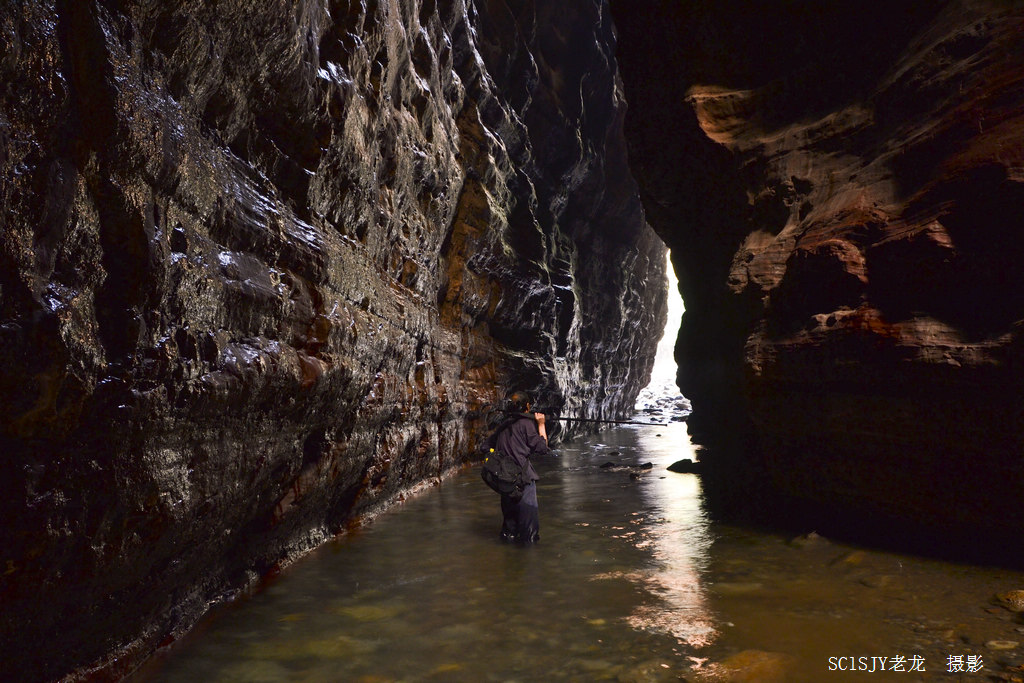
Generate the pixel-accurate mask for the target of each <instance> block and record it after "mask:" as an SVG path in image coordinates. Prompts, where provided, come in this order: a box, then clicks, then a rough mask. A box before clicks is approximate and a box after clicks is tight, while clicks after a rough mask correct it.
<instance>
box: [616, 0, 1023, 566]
mask: <svg viewBox="0 0 1024 683" xmlns="http://www.w3.org/2000/svg"><path fill="white" fill-rule="evenodd" d="M611 6H612V13H613V16H614V17H615V21H616V25H617V27H618V29H619V43H618V45H619V50H618V57H619V65H620V69H621V70H622V74H623V82H624V88H625V91H626V97H627V100H628V101H629V103H630V109H629V114H628V116H627V120H626V131H627V139H628V141H629V154H630V163H631V166H632V168H633V170H634V173H635V174H636V176H637V179H638V181H639V183H640V185H641V194H642V197H643V199H644V204H645V207H646V208H647V215H648V219H649V220H650V222H651V225H652V226H653V227H654V228H655V229H656V230H657V231H658V233H659V234H660V235H661V236H662V238H663V239H664V240H665V242H666V243H667V244H668V245H669V247H670V248H671V249H672V256H673V261H674V264H675V266H676V270H677V273H678V275H679V279H680V288H681V291H682V294H683V297H684V300H685V302H686V308H687V310H686V313H685V315H684V320H683V325H682V329H681V332H680V339H679V342H678V345H677V358H678V360H679V362H680V375H679V380H680V386H681V388H682V391H683V392H684V394H685V395H686V396H688V397H689V398H690V399H691V400H692V401H693V405H694V413H693V415H692V416H691V420H690V429H691V433H692V434H693V435H694V436H695V437H696V438H698V439H699V440H701V441H703V442H704V443H705V444H707V445H708V446H709V447H710V450H709V456H711V455H713V454H714V448H715V447H716V446H719V448H718V450H719V451H720V452H726V451H728V450H729V448H722V447H721V445H722V444H728V442H730V441H739V442H740V445H741V446H742V447H743V448H744V449H746V452H747V453H748V454H750V459H751V461H752V462H754V461H756V462H755V463H754V464H755V465H756V466H757V467H760V468H762V471H763V473H764V475H765V478H762V479H760V480H759V483H760V484H761V485H762V486H764V485H766V484H767V485H770V486H773V487H774V488H775V489H777V490H778V491H781V492H784V493H786V494H788V495H790V496H792V497H793V498H794V499H797V500H800V501H803V502H807V503H810V505H811V509H812V510H813V511H812V512H810V513H809V514H810V515H818V516H819V517H822V516H825V515H827V514H832V513H836V514H839V515H842V516H843V517H845V518H846V519H847V520H849V521H851V522H852V524H854V525H863V526H865V527H867V526H869V525H871V524H872V522H874V523H876V524H877V525H878V526H886V525H888V524H891V523H892V524H895V525H897V526H899V525H902V524H904V523H908V524H909V526H908V527H906V528H908V529H913V530H914V532H915V533H916V532H918V531H922V530H923V531H924V532H925V533H931V534H933V535H934V536H935V537H936V538H937V539H939V540H941V539H942V538H943V537H945V538H946V543H947V545H949V544H956V543H960V542H962V541H963V540H964V539H967V538H971V537H974V538H977V540H978V542H979V543H980V544H989V545H990V546H991V547H992V548H995V549H996V550H997V553H998V554H1002V555H1003V556H1004V557H1008V556H1010V555H1013V554H1014V552H1015V551H1013V549H1007V547H1006V546H1007V544H1006V538H1007V537H1008V536H1007V535H1008V534H1014V533H1017V532H1019V529H1020V528H1021V525H1022V524H1024V513H1022V511H1021V508H1020V506H1019V505H1018V503H1017V500H1018V498H1019V496H1018V494H1017V491H1019V487H1020V484H1021V482H1022V477H1024V469H1022V465H1021V460H1020V453H1021V452H1022V446H1024V431H1022V430H1024V420H1022V417H1024V416H1022V414H1021V403H1020V398H1019V397H1020V396H1021V390H1022V388H1024V386H1022V384H1024V382H1022V372H1021V368H1022V365H1024V364H1022V360H1024V357H1022V336H1021V321H1022V320H1024V281H1022V279H1021V276H1020V272H1021V270H1020V268H1019V264H1020V261H1021V257H1022V256H1024V247H1022V245H1024V242H1022V241H1021V235H1022V230H1024V223H1022V218H1021V217H1022V216H1024V191H1022V188H1024V173H1022V168H1024V50H1022V49H1021V35H1022V27H1024V7H1022V5H1021V4H1020V3H1011V2H996V1H992V2H985V1H977V2H973V1H971V2H969V1H964V2H917V1H915V0H902V1H897V2H885V3H863V2H858V3H847V2H837V3H814V2H771V1H768V0H765V1H762V2H738V1H728V0H725V1H723V2H702V1H694V2H686V3H673V2H658V1H651V2H644V3H628V2H624V1H623V2H617V1H613V2H612V3H611ZM737 435H743V436H737ZM731 445H732V446H735V445H736V444H735V443H733V444H731ZM731 464H740V463H731ZM815 519H816V517H813V516H812V517H809V518H808V519H807V520H806V523H808V524H813V523H814V520H815ZM900 528H901V529H902V528H904V527H902V526H901V527H900ZM909 537H910V536H909V535H907V536H904V539H906V538H909ZM954 538H956V539H959V540H956V541H954V540H953V539H954ZM1017 555H1018V557H1017V558H1016V560H1015V561H1017V562H1020V561H1021V560H1024V558H1022V557H1019V555H1020V554H1019V553H1017Z"/></svg>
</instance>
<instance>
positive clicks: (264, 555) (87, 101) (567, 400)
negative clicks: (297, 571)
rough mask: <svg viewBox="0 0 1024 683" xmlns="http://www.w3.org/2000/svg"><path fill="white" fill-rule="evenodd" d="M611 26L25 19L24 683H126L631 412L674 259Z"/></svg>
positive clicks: (11, 350)
mask: <svg viewBox="0 0 1024 683" xmlns="http://www.w3.org/2000/svg"><path fill="white" fill-rule="evenodd" d="M613 54H614V36H613V33H612V28H611V23H610V17H609V16H608V14H607V8H605V7H602V4H601V3H600V2H597V1H578V2H572V3H562V2H522V3H519V2H509V3H506V2H502V1H497V2H490V1H488V2H463V1H457V2H451V3H435V2H432V1H431V0H424V1H423V2H414V1H412V0H401V1H399V0H382V1H380V2H378V1H376V0H373V1H371V2H365V1H362V2H354V1H353V2H345V1H340V0H331V1H328V2H321V1H315V2H314V1H311V0H299V1H297V2H292V1H285V0H258V1H256V2H253V1H251V0H245V1H244V2H243V1H241V0H238V1H233V0H227V1H225V2H217V3H206V2H198V1H192V0H179V1H176V2H163V1H159V2H158V1H156V0H96V1H88V2H79V1H78V0H74V1H71V0H20V1H15V2H11V3H6V4H4V5H3V8H2V9H0V83H2V84H3V86H2V89H0V169H2V173H0V204H2V211H0V451H2V453H3V455H2V458H0V517H2V519H3V524H2V525H0V548H2V549H3V550H2V552H3V556H2V557H0V605H2V609H0V615H2V616H0V643H2V652H0V661H2V662H3V664H2V665H0V669H2V670H3V672H4V673H5V677H7V676H11V675H13V676H15V678H16V679H19V680H52V679H58V678H61V677H64V676H70V677H71V678H81V677H90V676H92V677H99V678H111V677H116V676H118V675H120V674H123V673H125V672H127V671H129V670H130V669H131V668H132V667H133V666H134V664H136V663H137V662H138V661H139V659H140V658H142V657H144V656H145V655H146V654H147V653H148V652H150V651H151V650H152V649H153V648H155V647H156V646H157V645H159V644H160V643H163V642H168V640H169V639H170V638H173V636H174V635H175V634H177V633H180V632H181V631H183V630H184V629H187V628H188V627H189V626H190V625H191V624H192V623H194V620H195V619H196V618H197V616H198V615H200V614H201V613H202V612H203V611H204V610H205V608H206V605H207V604H209V602H210V601H213V600H217V599H222V598H224V597H226V596H229V595H231V594H233V593H234V592H236V591H237V590H239V589H240V588H242V587H244V586H246V585H249V584H251V583H252V581H253V580H254V579H255V578H256V577H258V576H261V575H264V574H266V573H267V572H270V571H273V570H274V568H275V567H277V566H280V564H281V563H282V562H283V561H287V560H288V558H291V557H294V556H295V555H296V554H298V553H300V552H302V551H303V550H306V549H308V548H310V547H312V546H314V545H316V544H317V543H319V542H321V541H323V540H324V539H326V538H328V537H329V536H330V535H331V534H333V533H336V532H338V531H340V530H342V529H343V528H344V527H345V525H346V524H348V523H349V522H351V520H353V519H355V518H356V517H357V516H358V515H360V514H363V513H366V512H370V511H373V510H376V509H380V508H381V507H382V506H383V505H386V504H387V503H388V502H391V501H394V500H396V499H397V498H398V497H400V496H401V495H402V493H403V492H405V491H407V490H408V489H409V488H410V487H412V486H415V485H417V484H419V483H422V482H430V481H435V480H436V479H437V478H438V477H440V476H442V475H443V474H444V473H445V472H446V471H448V470H450V469H452V468H454V467H458V466H460V465H461V464H463V463H465V462H467V461H468V460H469V459H470V458H471V457H472V450H473V448H474V447H475V445H476V443H477V441H478V440H479V437H480V435H481V432H482V430H483V429H484V421H485V418H486V413H487V411H488V409H489V408H490V407H491V406H492V405H493V404H494V403H495V402H496V401H497V399H498V398H499V397H500V396H501V395H503V393H504V392H505V390H507V389H510V388H526V389H529V390H532V391H534V393H535V394H537V396H538V399H539V400H542V401H544V402H546V403H547V404H548V405H552V406H559V407H561V408H562V409H563V410H565V411H572V412H575V413H577V414H583V415H589V416H592V417H600V416H613V415H618V414H621V413H622V411H624V410H626V409H628V408H630V407H631V406H632V403H633V400H634V398H635V396H636V394H637V392H638V391H639V389H640V388H641V387H642V386H643V385H644V384H646V380H647V377H648V376H649V372H650V367H651V364H652V362H653V356H654V346H655V343H656V341H657V333H654V334H653V335H652V334H651V332H652V330H660V329H661V328H660V325H661V324H663V322H664V316H665V293H664V287H665V277H664V266H663V263H664V246H663V245H662V243H661V242H660V240H658V238H657V237H656V236H655V235H654V233H653V232H652V231H651V230H650V229H649V228H648V227H647V226H646V223H645V219H644V214H643V211H642V209H641V207H640V203H639V198H638V195H637V189H636V186H635V184H634V182H633V180H632V178H631V176H630V174H629V171H628V168H627V164H626V158H625V147H624V142H623V138H622V120H623V115H624V104H623V99H622V92H621V87H620V85H619V82H618V76H617V72H616V65H615V63H614V59H613Z"/></svg>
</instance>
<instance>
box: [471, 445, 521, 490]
mask: <svg viewBox="0 0 1024 683" xmlns="http://www.w3.org/2000/svg"><path fill="white" fill-rule="evenodd" d="M480 477H481V478H482V479H483V480H484V483H485V484H487V485H488V486H490V487H491V488H492V489H494V490H495V491H497V492H498V493H500V494H501V495H503V496H508V497H509V498H510V499H511V500H513V501H518V500H520V499H521V498H522V497H523V490H524V489H525V488H526V477H525V476H524V473H523V468H522V467H521V466H520V465H519V463H518V462H516V459H515V458H513V457H512V456H511V455H508V454H506V453H503V452H501V451H499V450H496V449H491V452H490V453H488V454H487V457H486V458H484V467H483V470H481V471H480Z"/></svg>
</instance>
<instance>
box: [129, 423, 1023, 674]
mask: <svg viewBox="0 0 1024 683" xmlns="http://www.w3.org/2000/svg"><path fill="white" fill-rule="evenodd" d="M559 454H560V455H559V457H557V458H556V457H546V458H544V459H542V461H541V462H540V463H539V467H538V469H539V471H540V472H541V476H542V477H543V479H542V480H541V482H540V483H539V499H540V506H541V542H540V544H538V545H537V546H535V547H529V548H521V547H516V546H508V545H504V544H502V543H500V542H499V540H498V529H499V527H500V512H499V509H498V500H497V497H496V496H495V495H494V494H493V493H492V492H491V491H490V490H489V489H487V488H486V487H485V486H484V485H483V483H482V482H481V481H480V479H479V468H474V469H473V470H470V471H466V472H463V473H461V474H460V475H458V476H457V477H455V478H453V479H451V480H448V481H446V482H444V483H443V484H442V485H440V486H439V487H437V488H435V489H433V490H430V491H428V492H426V493H424V494H422V495H419V496H417V497H415V498H413V499H411V500H409V501H407V502H406V503H405V504H403V505H402V506H400V507H398V508H395V509H394V510H393V511H391V512H388V513H387V514H385V515H383V516H381V517H379V518H378V519H376V520H375V521H373V522H372V523H371V524H368V525H366V526H365V527H363V528H361V529H359V530H356V531H354V532H352V533H350V534H349V535H347V536H346V537H344V538H341V539H339V540H338V541H337V542H334V543H332V544H329V545H328V546H326V547H324V548H322V549H320V550H319V551H317V552H315V553H313V554H312V555H311V556H310V557H308V558H305V559H304V560H302V561H300V562H298V563H297V564H296V565H294V566H293V567H291V568H289V569H288V570H287V571H286V572H284V574H283V575H282V576H281V577H280V578H278V579H277V580H275V581H274V582H272V583H271V584H270V585H268V586H267V587H266V588H265V589H263V590H261V591H259V592H258V593H256V594H255V595H252V596H250V597H248V598H246V599H244V600H241V601H239V602H237V603H236V604H233V605H228V606H225V607H222V608H219V609H217V610H215V613H214V614H213V615H211V617H210V618H208V619H207V620H206V621H205V622H204V623H203V624H202V625H201V626H200V627H199V628H197V629H196V630H195V631H194V633H193V634H190V635H189V636H188V637H186V638H185V639H183V641H182V642H180V643H178V644H176V645H175V646H173V647H172V648H169V649H168V650H167V651H165V652H163V653H161V654H160V655H159V656H158V657H156V658H155V659H154V660H153V661H152V662H151V663H150V664H149V665H148V666H147V667H146V668H145V670H144V671H142V672H140V673H139V675H138V676H136V677H135V679H134V680H137V681H193V680H210V681H247V682H249V681H253V682H258V681H362V682H365V683H369V682H371V681H377V682H380V681H525V680H570V681H600V680H613V681H627V682H628V681H661V680H666V681H668V680H680V677H681V676H685V677H686V679H687V680H691V681H704V680H762V681H768V680H784V681H822V680H825V681H828V680H836V681H846V680H864V681H873V682H876V681H886V680H897V681H910V680H932V679H930V678H928V677H927V676H924V677H918V676H915V675H914V674H907V673H904V674H889V675H888V676H887V675H886V674H882V673H877V672H876V673H874V674H862V675H860V676H859V677H858V675H857V674H846V675H843V674H838V673H829V672H828V670H827V666H828V658H829V657H830V656H841V655H857V656H859V655H866V656H872V655H892V654H897V653H903V654H905V655H908V656H909V655H912V654H915V653H918V654H922V655H924V656H927V657H928V661H929V665H930V671H932V672H935V671H939V670H941V668H942V665H944V663H945V660H944V659H941V658H942V657H944V656H945V655H946V654H950V653H952V654H964V655H967V654H969V653H972V652H973V653H975V654H978V655H983V656H987V657H988V660H987V664H988V666H989V667H990V670H991V667H993V666H995V661H996V656H995V655H994V654H993V653H991V652H987V651H985V650H984V643H985V642H987V641H988V640H991V639H995V638H1000V639H1004V640H1005V639H1008V638H1012V637H1013V635H1014V633H1015V632H1016V631H1015V630H1014V629H1015V628H1017V622H1015V621H1014V617H1013V615H1011V614H1010V613H1009V612H1005V611H1000V610H998V609H996V610H994V611H986V608H988V609H989V610H991V605H990V604H989V603H988V598H989V597H990V596H991V595H992V594H993V593H994V592H997V591H1000V590H1008V589H1013V588H1022V587H1024V575H1022V574H1021V573H1014V572H1005V571H1004V572H1000V571H996V570H983V569H978V568H964V567H958V566H956V565H949V564H943V563H938V562H929V561H924V560H915V559H911V558H906V557H900V556H895V555H889V554H884V553H873V552H867V551H862V550H857V549H854V548H848V547H845V546H842V545H840V544H833V543H829V542H828V541H825V540H820V539H814V538H813V537H812V538H811V539H809V540H807V541H806V542H801V543H792V542H789V541H788V540H787V539H784V538H780V537H776V536H773V535H770V534H762V533H757V532H753V531H749V530H745V529H737V528H732V527H729V526H726V525H722V524H721V523H716V522H714V521H712V520H710V519H709V518H708V516H707V514H706V513H705V511H704V506H703V498H702V491H701V484H700V480H699V478H698V477H697V476H696V475H690V474H673V473H671V472H668V471H666V470H665V467H666V466H667V465H669V464H671V463H672V462H675V461H676V460H679V459H682V458H687V457H689V458H691V459H693V458H694V454H693V448H692V446H691V445H690V443H689V440H688V438H687V437H686V433H685V425H684V424H680V423H677V424H671V425H669V426H666V427H660V428H653V427H632V428H617V429H610V430H607V431H605V432H603V433H601V434H599V435H596V436H592V437H587V438H583V439H579V440H576V441H574V442H572V443H570V444H566V445H563V446H562V447H561V448H560V449H559ZM607 462H613V463H616V464H617V465H620V466H639V465H642V464H643V463H647V462H650V463H652V465H653V467H652V468H651V469H650V470H640V469H632V468H625V467H619V468H602V467H601V465H602V464H605V463H607ZM1016 637H1017V638H1020V639H1024V634H1021V635H1017V636H1016ZM737 662H739V663H740V664H739V665H738V666H739V667H740V668H739V669H737V668H736V667H737ZM744 666H745V667H746V669H743V667H744ZM730 667H732V668H730ZM744 671H745V673H744ZM716 672H717V675H716ZM780 672H781V673H780ZM929 675H931V674H929ZM744 676H746V678H744ZM979 676H980V674H979ZM773 677H774V678H773ZM935 680H940V679H935ZM957 680H968V681H969V680H987V678H984V677H982V678H971V676H969V675H968V676H964V677H962V678H960V679H957Z"/></svg>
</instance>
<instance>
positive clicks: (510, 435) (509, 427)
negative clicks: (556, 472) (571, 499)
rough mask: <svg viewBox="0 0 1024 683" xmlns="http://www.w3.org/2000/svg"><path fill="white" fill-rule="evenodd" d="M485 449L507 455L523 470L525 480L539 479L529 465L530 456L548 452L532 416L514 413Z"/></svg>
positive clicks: (498, 429) (491, 438) (499, 427)
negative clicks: (492, 449)
mask: <svg viewBox="0 0 1024 683" xmlns="http://www.w3.org/2000/svg"><path fill="white" fill-rule="evenodd" d="M487 447H488V448H494V449H495V450H499V451H501V452H503V453H507V454H509V455H511V456H512V457H513V458H515V460H516V462H517V463H519V465H520V466H521V467H522V468H523V471H524V472H525V473H526V477H527V479H531V480H533V481H536V480H537V479H540V475H539V474H537V470H535V469H533V464H532V463H530V455H531V454H532V455H544V454H545V453H548V452H549V449H548V442H547V441H546V440H545V439H544V437H543V436H541V435H540V433H539V432H538V431H537V422H536V421H535V420H534V419H533V415H527V414H526V413H514V414H511V415H509V416H508V418H507V419H506V420H505V421H503V422H502V423H501V425H499V426H498V428H497V430H495V432H494V433H493V434H491V436H490V437H489V438H488V439H487Z"/></svg>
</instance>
